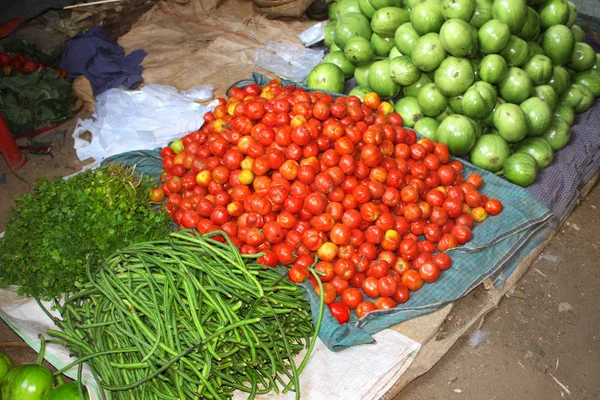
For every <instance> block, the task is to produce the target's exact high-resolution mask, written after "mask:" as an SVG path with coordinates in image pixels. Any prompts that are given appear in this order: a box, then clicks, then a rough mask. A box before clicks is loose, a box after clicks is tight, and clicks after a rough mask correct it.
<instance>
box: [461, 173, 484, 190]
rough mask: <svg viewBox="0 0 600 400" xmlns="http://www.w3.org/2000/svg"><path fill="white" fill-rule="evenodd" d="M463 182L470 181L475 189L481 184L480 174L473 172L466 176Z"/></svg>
mask: <svg viewBox="0 0 600 400" xmlns="http://www.w3.org/2000/svg"><path fill="white" fill-rule="evenodd" d="M465 182H467V183H470V184H472V185H473V186H475V187H476V188H477V189H479V188H480V187H481V185H483V178H482V177H481V175H479V174H477V173H473V174H471V175H469V176H468V177H467V179H466V181H465Z"/></svg>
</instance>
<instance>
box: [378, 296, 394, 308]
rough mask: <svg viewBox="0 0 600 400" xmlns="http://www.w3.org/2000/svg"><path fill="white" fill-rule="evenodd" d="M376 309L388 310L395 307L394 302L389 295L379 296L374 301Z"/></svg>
mask: <svg viewBox="0 0 600 400" xmlns="http://www.w3.org/2000/svg"><path fill="white" fill-rule="evenodd" d="M375 305H376V306H377V309H378V310H389V309H390V308H394V307H396V302H395V301H394V299H392V298H391V297H380V298H378V299H377V300H376V301H375Z"/></svg>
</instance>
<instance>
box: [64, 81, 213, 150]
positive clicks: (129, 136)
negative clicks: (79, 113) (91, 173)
mask: <svg viewBox="0 0 600 400" xmlns="http://www.w3.org/2000/svg"><path fill="white" fill-rule="evenodd" d="M212 97H213V86H212V85H201V86H198V87H195V88H192V89H190V90H187V91H185V92H178V91H177V89H176V88H174V87H172V86H167V85H159V84H148V85H146V86H144V87H142V88H141V89H140V90H126V89H123V88H119V89H110V90H107V91H106V92H104V93H102V94H100V95H99V96H98V97H97V98H96V111H95V112H94V114H92V119H86V120H81V119H80V120H78V121H77V125H76V127H75V131H74V132H73V139H74V140H75V150H76V151H77V157H78V158H79V159H80V160H81V161H83V160H86V159H89V158H93V159H94V160H95V161H97V162H98V161H102V160H103V159H104V158H106V157H109V156H112V155H115V154H121V153H125V152H127V151H133V150H152V149H155V148H157V147H163V146H166V145H167V144H168V143H169V142H171V141H173V140H175V139H178V138H180V137H182V136H184V135H186V134H188V133H190V132H194V131H196V130H198V129H199V128H200V127H201V126H202V124H203V122H204V114H206V113H207V112H209V111H213V110H214V109H215V107H216V105H217V104H218V103H217V102H216V100H215V101H213V102H211V103H210V104H208V105H207V106H203V105H201V104H198V103H197V102H199V101H206V100H209V99H211V98H212ZM85 132H90V133H91V134H92V140H91V142H90V141H88V140H85V139H84V138H82V135H83V134H84V133H85Z"/></svg>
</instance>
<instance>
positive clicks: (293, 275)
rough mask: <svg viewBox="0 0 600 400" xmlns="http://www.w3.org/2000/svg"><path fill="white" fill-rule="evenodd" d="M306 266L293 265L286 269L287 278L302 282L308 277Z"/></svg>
mask: <svg viewBox="0 0 600 400" xmlns="http://www.w3.org/2000/svg"><path fill="white" fill-rule="evenodd" d="M308 274H309V272H308V268H306V267H305V266H303V265H294V266H293V267H292V268H290V270H289V271H288V278H289V279H290V281H292V282H296V283H302V282H304V281H305V280H306V279H307V278H308Z"/></svg>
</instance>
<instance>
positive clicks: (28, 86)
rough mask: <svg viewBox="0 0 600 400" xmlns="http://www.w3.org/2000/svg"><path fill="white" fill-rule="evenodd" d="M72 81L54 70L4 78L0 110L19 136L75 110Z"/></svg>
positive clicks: (0, 84)
mask: <svg viewBox="0 0 600 400" xmlns="http://www.w3.org/2000/svg"><path fill="white" fill-rule="evenodd" d="M74 102H75V97H74V96H73V90H72V88H71V84H70V83H69V82H68V81H67V80H65V79H63V78H61V77H60V76H58V75H57V74H56V73H55V72H54V71H53V70H47V71H43V70H41V69H39V70H37V71H35V72H34V73H32V74H29V75H21V76H10V77H3V78H0V113H2V114H3V115H4V116H5V117H6V120H7V123H8V127H9V129H10V130H11V132H12V133H13V134H14V135H15V136H19V135H20V134H24V133H26V132H28V131H30V130H32V129H34V128H36V127H38V126H41V125H43V124H46V123H52V122H58V121H62V120H64V119H65V118H68V117H70V116H71V115H72V113H73V104H74Z"/></svg>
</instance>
